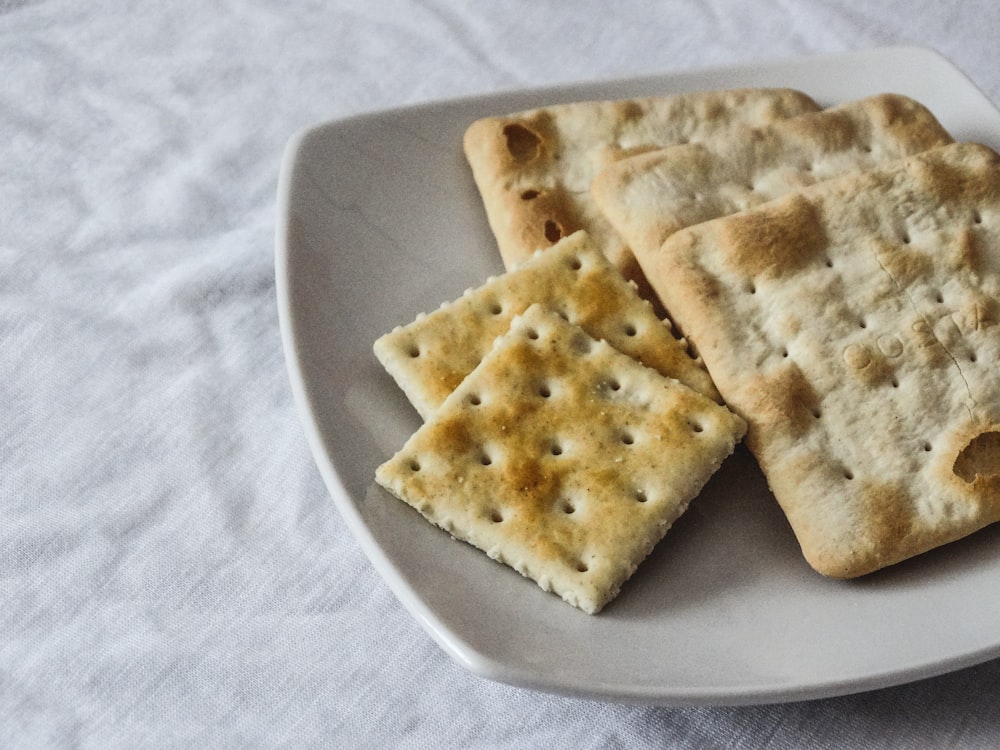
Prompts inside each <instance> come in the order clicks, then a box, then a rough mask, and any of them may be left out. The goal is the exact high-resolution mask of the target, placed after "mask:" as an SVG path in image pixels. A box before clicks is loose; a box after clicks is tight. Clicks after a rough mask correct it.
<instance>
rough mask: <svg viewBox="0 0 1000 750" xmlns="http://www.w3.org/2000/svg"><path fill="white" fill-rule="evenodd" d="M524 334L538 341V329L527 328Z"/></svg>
mask: <svg viewBox="0 0 1000 750" xmlns="http://www.w3.org/2000/svg"><path fill="white" fill-rule="evenodd" d="M524 335H525V336H527V337H528V338H529V339H531V340H532V341H536V340H537V339H538V331H537V330H535V329H534V328H529V329H528V330H526V331H525V332H524Z"/></svg>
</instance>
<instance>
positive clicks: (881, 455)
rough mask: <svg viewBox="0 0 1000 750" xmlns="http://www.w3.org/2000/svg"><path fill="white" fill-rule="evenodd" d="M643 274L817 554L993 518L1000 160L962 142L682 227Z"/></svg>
mask: <svg viewBox="0 0 1000 750" xmlns="http://www.w3.org/2000/svg"><path fill="white" fill-rule="evenodd" d="M650 261H651V262H650V264H649V265H648V267H647V272H648V274H649V278H650V281H651V282H652V283H653V285H654V286H655V287H656V289H657V291H658V292H659V293H660V294H661V296H662V297H663V300H664V302H665V304H666V305H667V307H668V308H669V310H670V311H671V313H672V315H673V317H674V318H675V321H676V322H677V324H678V325H679V326H680V327H681V328H682V329H683V331H684V332H685V333H686V334H687V335H688V336H689V337H690V338H691V339H692V341H693V342H694V344H695V345H696V346H697V347H698V350H699V351H700V352H701V354H702V357H703V358H704V361H705V363H706V365H707V366H708V369H709V371H710V373H711V375H712V377H713V378H714V380H715V383H716V385H717V386H718V388H719V391H720V392H721V393H722V396H723V398H724V399H725V401H726V403H727V404H729V406H730V407H731V408H732V409H733V410H734V411H736V412H737V413H738V414H740V415H741V416H743V417H744V418H745V419H746V420H747V423H748V425H749V426H748V432H747V443H748V445H749V447H750V449H751V450H752V451H753V453H754V454H755V456H756V457H757V459H758V461H759V463H760V466H761V468H762V470H763V471H764V473H765V475H766V476H767V479H768V482H769V484H770V486H771V488H772V490H773V492H774V495H775V497H776V498H777V500H778V502H779V503H780V504H781V507H782V508H783V510H784V511H785V513H786V515H787V516H788V519H789V521H790V523H791V526H792V528H793V530H794V532H795V534H796V536H797V537H798V540H799V542H800V544H801V546H802V550H803V553H804V554H805V556H806V558H807V559H808V560H809V562H810V563H811V564H812V565H813V566H814V567H815V568H816V569H817V570H818V571H820V572H822V573H824V574H826V575H830V576H835V577H845V578H846V577H854V576H858V575H862V574H865V573H868V572H870V571H873V570H876V569H879V568H882V567H884V566H886V565H890V564H893V563H896V562H898V561H900V560H903V559H906V558H908V557H911V556H913V555H916V554H918V553H921V552H924V551H926V550H929V549H931V548H934V547H937V546H939V545H942V544H945V543H947V542H951V541H953V540H956V539H959V538H961V537H963V536H965V535H967V534H969V533H971V532H973V531H975V530H977V529H980V528H982V527H983V526H985V525H987V524H990V523H993V522H995V521H997V520H1000V325H998V323H1000V305H998V300H1000V157H998V156H997V154H995V153H994V152H993V151H992V150H990V149H988V148H985V147H983V146H978V145H974V144H954V145H949V146H944V147H941V148H937V149H932V150H930V151H927V152H924V153H923V154H919V155H916V156H913V157H909V158H906V159H903V160H900V161H897V162H894V163H892V164H889V165H885V166H883V167H880V168H877V169H873V170H869V171H866V172H862V173H858V174H854V175H848V176H845V177H841V178H837V179H833V180H829V181H826V182H823V183H819V184H817V185H814V186H812V187H807V188H805V189H803V190H801V191H800V192H798V193H794V194H792V195H790V196H788V197H785V198H782V199H779V200H776V201H773V202H770V203H767V204H764V205H762V206H760V207H757V208H755V209H750V210H748V211H745V212H741V213H737V214H734V215H732V216H729V217H725V218H720V219H716V220H713V221H709V222H706V223H702V224H699V225H697V226H694V227H691V228H688V229H684V230H681V231H679V232H677V233H675V234H673V235H672V236H671V237H670V238H669V239H668V240H667V241H666V242H665V243H664V244H663V246H662V247H661V248H660V250H659V251H658V252H657V253H655V254H654V255H653V256H651V258H650Z"/></svg>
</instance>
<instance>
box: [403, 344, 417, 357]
mask: <svg viewBox="0 0 1000 750" xmlns="http://www.w3.org/2000/svg"><path fill="white" fill-rule="evenodd" d="M406 353H407V354H409V355H410V357H412V358H413V359H416V358H417V357H419V356H420V347H419V346H417V345H416V344H410V346H409V348H407V350H406Z"/></svg>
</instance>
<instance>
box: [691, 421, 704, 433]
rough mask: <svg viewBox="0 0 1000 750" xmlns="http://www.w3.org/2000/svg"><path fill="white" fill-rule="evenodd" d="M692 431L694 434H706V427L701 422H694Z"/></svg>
mask: <svg viewBox="0 0 1000 750" xmlns="http://www.w3.org/2000/svg"><path fill="white" fill-rule="evenodd" d="M691 431H692V432H704V431H705V427H704V426H703V425H702V424H701V423H700V422H692V423H691Z"/></svg>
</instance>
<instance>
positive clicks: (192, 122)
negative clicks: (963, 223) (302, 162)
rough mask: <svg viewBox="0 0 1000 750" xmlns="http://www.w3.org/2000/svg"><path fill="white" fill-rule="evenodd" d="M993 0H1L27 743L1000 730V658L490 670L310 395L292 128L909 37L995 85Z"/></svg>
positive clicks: (0, 733)
mask: <svg viewBox="0 0 1000 750" xmlns="http://www.w3.org/2000/svg"><path fill="white" fill-rule="evenodd" d="M998 19H1000V11H997V10H996V5H995V4H994V3H993V2H992V0H990V1H987V0H977V1H976V2H968V3H954V4H944V3H938V2H926V1H924V2H920V1H918V2H914V1H913V0H909V1H908V2H905V3H904V2H902V1H901V0H891V1H890V2H886V3H881V4H878V5H865V6H864V9H863V10H860V9H859V8H858V6H857V5H856V4H854V3H847V2H827V3H822V4H820V3H811V2H805V1H801V2H798V1H796V0H784V1H783V2H771V3H764V2H750V3H738V4H734V3H728V2H723V1H722V0H703V2H694V1H692V0H684V1H680V2H671V3H658V2H634V3H624V4H623V3H602V2H596V1H592V0H584V1H583V2H578V3H573V4H566V3H548V2H529V1H528V0H522V1H519V2H503V3H454V2H447V0H423V1H422V2H415V1H408V0H389V1H386V2H381V1H378V0H376V1H374V2H366V3H353V2H347V1H345V0H337V1H336V2H314V1H310V0H291V1H289V2H276V1H275V0H246V1H245V2H224V1H221V0H208V1H205V2H178V3H143V4H140V3H137V2H127V1H125V0H109V2H103V3H80V2H68V1H66V0H46V1H41V2H32V1H31V0H7V1H6V2H0V135H2V137H0V335H2V339H0V341H2V346H0V405H2V409H3V419H2V420H0V436H2V437H0V462H2V463H0V600H2V603H3V606H2V608H0V747H4V748H139V747H157V748H161V747H240V748H251V747H397V748H426V747H441V748H446V747H454V748H476V747H482V748H493V747H504V748H538V747H546V748H564V747H565V748H615V747H622V748H624V747H629V748H646V747H649V748H652V747H679V748H686V747H690V748H705V747H754V748H756V747H768V748H798V747H866V748H895V747H912V746H914V745H915V744H916V745H921V746H961V747H973V748H975V747H983V748H985V747H992V746H995V743H996V740H997V738H998V736H1000V713H998V710H997V705H1000V662H997V661H991V662H987V663H985V664H982V665H980V666H976V667H972V668H968V669H965V670H962V671H958V672H954V673H952V674H949V675H946V676H942V677H938V678H934V679H929V680H925V681H922V682H919V683H915V684H910V685H905V686H901V687H896V688H890V689H885V690H880V691H876V692H870V693H865V694H861V695H854V696H848V697H842V698H834V699H827V700H817V701H812V702H807V703H797V704H787V705H774V706H754V707H739V708H688V709H667V708H657V707H645V706H628V705H618V704H612V703H602V702H598V701H591V700H581V699H575V698H567V697H560V696H554V695H548V694H543V693H538V692H533V691H529V690H524V689H519V688H515V687H510V686H507V685H502V684H497V683H494V682H490V681H488V680H486V679H483V678H481V677H478V676H475V675H473V674H471V673H469V672H467V671H466V670H465V669H463V668H462V667H461V666H460V665H458V664H456V663H455V662H453V661H452V660H451V659H449V658H448V657H447V656H446V655H445V654H444V653H443V652H442V651H441V650H440V649H439V648H438V647H437V646H436V645H435V644H434V643H433V642H432V640H431V639H430V637H429V636H428V635H426V634H425V633H424V631H423V630H422V629H421V628H420V626H419V625H418V624H417V623H416V622H415V621H414V620H413V619H412V618H411V617H410V616H409V615H408V614H407V613H406V612H405V611H404V610H403V608H402V607H401V605H400V604H399V603H398V602H397V601H396V599H395V598H394V597H393V596H392V594H391V593H390V592H389V590H388V588H387V587H386V586H385V585H384V584H383V583H382V581H381V580H380V579H379V577H378V575H377V574H376V572H375V570H374V568H373V567H372V565H371V564H370V563H369V562H368V561H367V559H366V558H365V556H364V554H363V553H362V551H361V549H360V548H359V546H358V544H357V543H356V541H355V540H354V539H353V537H352V536H351V534H350V533H349V531H348V530H347V528H346V527H345V525H344V523H343V521H342V519H341V518H340V517H339V515H338V512H337V510H336V508H335V507H334V505H333V503H332V502H331V500H330V498H329V495H328V493H327V491H326V489H325V488H324V486H323V484H322V482H321V480H320V478H319V474H318V472H317V470H316V468H315V466H314V464H313V462H312V459H311V457H310V454H309V451H308V449H307V446H306V441H305V437H304V433H303V431H302V429H301V427H300V425H299V423H298V421H297V417H296V415H295V412H294V409H293V406H292V401H291V395H290V390H289V385H288V379H287V376H286V372H285V366H284V361H283V357H282V352H281V345H280V341H279V333H278V324H277V312H276V305H275V285H274V271H273V241H274V240H273V238H274V230H275V210H276V206H275V190H276V182H277V176H278V169H279V162H280V158H281V153H282V149H283V147H284V144H285V142H286V141H287V139H288V138H289V137H290V136H291V135H292V134H293V133H295V132H296V131H298V130H300V129H301V128H304V127H306V126H309V125H313V124H316V123H319V122H322V121H326V120H331V119H336V118H342V117H347V116H350V115H354V114H358V113H362V112H371V111H377V110H381V109H386V108H392V107H398V106H403V105H408V104H414V103H417V102H424V101H432V100H439V99H448V98H453V97H458V96H463V95H468V94H481V93H486V92H490V91H497V90H507V89H514V88H522V87H527V86H542V85H550V84H559V83H564V82H571V81H590V80H595V79H613V78H617V77H632V76H640V75H648V74H661V73H670V72H676V71H682V70H690V69H694V68H698V67H703V66H710V65H717V64H739V63H751V62H755V61H759V60H767V59H782V58H789V57H795V56H799V55H806V54H821V53H830V52H840V51H844V50H849V49H857V48H865V47H873V46H882V45H890V44H921V45H926V46H930V47H934V48H936V49H937V50H938V51H940V52H941V53H943V54H944V55H945V56H946V57H948V58H949V59H951V60H952V61H953V62H954V63H955V64H956V65H958V66H959V67H960V68H961V69H962V70H963V71H965V72H966V73H967V74H968V75H969V76H970V77H971V78H972V79H973V80H974V82H975V83H976V84H977V85H978V86H979V87H980V88H981V89H982V90H983V91H984V92H985V93H986V95H987V96H989V97H990V98H991V99H992V100H993V101H1000V67H998V66H997V65H996V46H995V45H996V38H997V32H998V31H1000V22H998Z"/></svg>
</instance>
